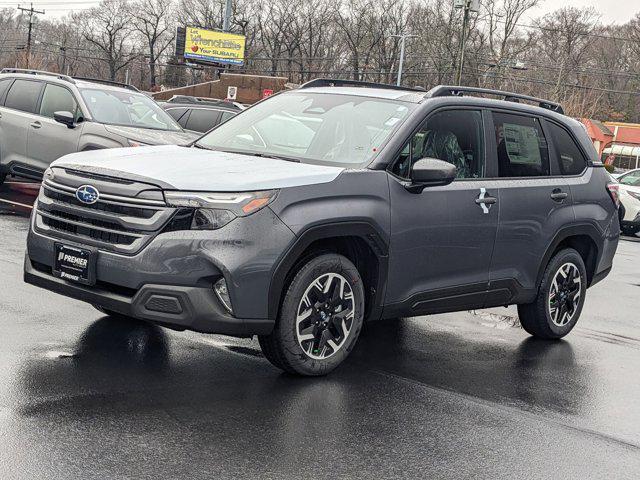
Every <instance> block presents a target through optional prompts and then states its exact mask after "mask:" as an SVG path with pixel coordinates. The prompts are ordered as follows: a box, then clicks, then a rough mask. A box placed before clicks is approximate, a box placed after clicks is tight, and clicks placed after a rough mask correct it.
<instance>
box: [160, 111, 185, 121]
mask: <svg viewBox="0 0 640 480" xmlns="http://www.w3.org/2000/svg"><path fill="white" fill-rule="evenodd" d="M165 111H166V112H167V113H168V114H169V115H171V116H172V117H173V118H174V120H176V121H178V120H180V117H182V115H184V112H186V111H187V109H186V108H170V109H169V110H165Z"/></svg>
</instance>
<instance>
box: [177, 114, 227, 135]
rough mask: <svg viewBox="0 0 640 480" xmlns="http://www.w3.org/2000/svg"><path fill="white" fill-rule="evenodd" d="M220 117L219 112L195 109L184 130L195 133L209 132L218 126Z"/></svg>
mask: <svg viewBox="0 0 640 480" xmlns="http://www.w3.org/2000/svg"><path fill="white" fill-rule="evenodd" d="M219 116H220V112H219V111H218V110H204V109H201V108H196V109H193V110H191V114H190V115H189V120H187V124H186V125H185V127H184V128H186V129H187V130H193V131H194V132H202V133H204V132H208V131H209V130H211V129H212V128H213V127H214V126H215V125H216V124H217V122H218V117H219Z"/></svg>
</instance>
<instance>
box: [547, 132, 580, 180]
mask: <svg viewBox="0 0 640 480" xmlns="http://www.w3.org/2000/svg"><path fill="white" fill-rule="evenodd" d="M547 125H549V130H550V131H551V136H552V137H553V145H554V147H555V151H556V155H557V157H558V166H559V167H560V173H561V174H562V175H578V174H580V173H582V171H583V170H584V169H585V168H586V167H587V159H586V158H584V155H583V154H582V151H581V150H580V148H578V145H576V142H575V140H574V139H573V138H572V137H571V135H569V132H567V131H566V130H565V129H564V128H562V127H560V126H559V125H556V124H555V123H551V122H547Z"/></svg>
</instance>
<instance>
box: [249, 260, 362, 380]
mask: <svg viewBox="0 0 640 480" xmlns="http://www.w3.org/2000/svg"><path fill="white" fill-rule="evenodd" d="M331 274H334V275H333V276H332V275H331ZM343 280H344V281H343ZM317 281H319V283H318V282H317ZM323 282H324V284H323ZM318 285H319V286H322V291H321V289H320V288H319V286H318ZM325 288H327V289H328V290H329V291H328V293H324V289H325ZM336 289H339V290H340V291H339V292H338V291H337V290H336ZM349 290H350V292H351V294H352V295H350V294H349ZM305 298H306V300H307V301H308V303H307V302H306V301H305V300H304V299H305ZM304 309H306V310H304ZM300 312H302V313H300ZM307 312H310V313H309V314H308V315H306V314H307ZM336 312H337V313H336ZM298 317H303V318H304V319H303V320H301V321H300V323H298ZM363 319H364V287H363V285H362V279H361V278H360V273H359V272H358V269H357V268H356V267H355V266H354V265H353V263H351V262H350V261H349V260H348V259H347V258H346V257H343V256H342V255H337V254H324V255H320V256H318V257H315V258H312V259H311V260H309V261H308V262H307V263H305V264H304V265H302V267H301V268H300V270H298V272H297V274H296V275H295V277H294V278H293V280H292V281H291V283H290V284H289V286H288V288H287V290H286V293H285V295H284V298H283V299H282V305H281V308H280V314H279V316H278V319H277V322H276V325H275V327H274V329H273V331H272V332H271V334H269V335H261V336H258V341H259V343H260V347H261V348H262V352H263V353H264V356H265V357H266V358H267V360H269V361H270V362H271V363H272V364H273V365H274V366H276V367H278V368H280V369H282V370H284V371H286V372H289V373H293V374H297V375H305V376H319V375H326V374H327V373H329V372H331V371H332V370H333V369H334V368H336V367H337V366H338V365H340V364H341V363H342V362H343V361H344V360H345V359H346V358H347V356H348V355H349V353H350V352H351V350H352V349H353V347H354V345H355V344H356V341H357V339H358V336H359V335H360V331H361V330H362V323H363ZM343 321H344V323H343ZM299 329H300V330H299ZM304 332H307V333H306V334H304ZM311 332H313V333H311ZM344 332H346V333H344ZM303 337H313V338H307V339H304V338H303ZM331 344H332V345H334V346H335V347H337V348H334V347H332V346H331ZM303 345H304V347H305V348H304V349H303Z"/></svg>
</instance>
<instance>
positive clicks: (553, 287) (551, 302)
mask: <svg viewBox="0 0 640 480" xmlns="http://www.w3.org/2000/svg"><path fill="white" fill-rule="evenodd" d="M586 289H587V271H586V268H585V266H584V261H583V260H582V257H581V256H580V254H579V253H578V252H577V251H576V250H574V249H572V248H566V249H564V250H561V251H559V252H558V253H556V254H555V255H554V256H553V258H551V260H550V261H549V264H548V265H547V268H546V269H545V272H544V275H543V277H542V281H541V282H540V287H539V288H538V295H537V297H536V299H535V300H534V301H533V302H532V303H529V304H526V305H518V315H519V316H520V323H521V324H522V328H524V329H525V330H526V331H527V332H528V333H529V334H531V335H533V336H534V337H538V338H547V339H553V338H562V337H564V336H565V335H567V334H568V333H569V332H570V331H571V330H572V329H573V327H574V326H575V324H576V323H577V321H578V318H579V317H580V313H581V312H582V307H583V305H584V300H585V293H586Z"/></svg>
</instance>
